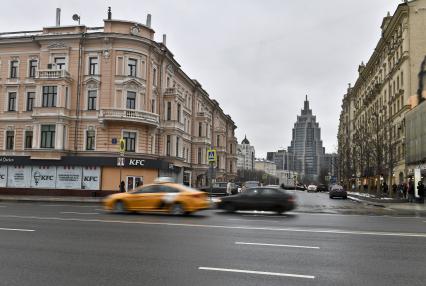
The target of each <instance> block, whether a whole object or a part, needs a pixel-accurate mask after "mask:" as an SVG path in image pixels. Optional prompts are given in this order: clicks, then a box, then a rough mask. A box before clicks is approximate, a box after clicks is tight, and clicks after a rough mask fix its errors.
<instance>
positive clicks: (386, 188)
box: [382, 182, 388, 196]
mask: <svg viewBox="0 0 426 286" xmlns="http://www.w3.org/2000/svg"><path fill="white" fill-rule="evenodd" d="M382 192H383V195H384V196H386V195H387V194H388V184H386V182H383V185H382Z"/></svg>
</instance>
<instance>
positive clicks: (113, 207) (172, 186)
mask: <svg viewBox="0 0 426 286" xmlns="http://www.w3.org/2000/svg"><path fill="white" fill-rule="evenodd" d="M103 204H104V207H105V209H107V210H109V211H113V212H116V213H123V212H127V211H140V212H164V213H170V214H173V215H183V214H190V213H192V212H196V211H199V210H203V209H208V208H209V206H210V202H209V199H208V197H207V194H206V193H205V192H202V191H198V190H196V189H193V188H190V187H187V186H184V185H181V184H177V183H170V182H167V183H156V184H152V185H146V186H142V187H138V188H136V189H134V190H132V191H130V192H127V193H119V194H113V195H110V196H108V197H106V198H105V199H104V201H103Z"/></svg>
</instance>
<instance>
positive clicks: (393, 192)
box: [392, 183, 398, 197]
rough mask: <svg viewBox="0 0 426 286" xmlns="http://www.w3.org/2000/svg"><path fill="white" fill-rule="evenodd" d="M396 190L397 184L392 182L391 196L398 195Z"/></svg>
mask: <svg viewBox="0 0 426 286" xmlns="http://www.w3.org/2000/svg"><path fill="white" fill-rule="evenodd" d="M397 190H398V186H397V185H396V184H395V183H393V185H392V196H395V197H396V196H397V195H398V194H397Z"/></svg>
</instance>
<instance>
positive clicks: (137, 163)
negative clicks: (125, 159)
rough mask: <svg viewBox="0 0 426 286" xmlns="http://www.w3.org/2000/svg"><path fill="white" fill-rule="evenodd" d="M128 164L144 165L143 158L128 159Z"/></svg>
mask: <svg viewBox="0 0 426 286" xmlns="http://www.w3.org/2000/svg"><path fill="white" fill-rule="evenodd" d="M129 166H145V160H141V159H130V160H129Z"/></svg>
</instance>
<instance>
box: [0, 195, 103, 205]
mask: <svg viewBox="0 0 426 286" xmlns="http://www.w3.org/2000/svg"><path fill="white" fill-rule="evenodd" d="M0 202H28V203H33V202H43V203H88V204H100V203H102V198H84V197H82V198H76V197H73V198H62V197H60V198H57V197H46V198H44V197H15V196H13V197H2V196H0Z"/></svg>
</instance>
